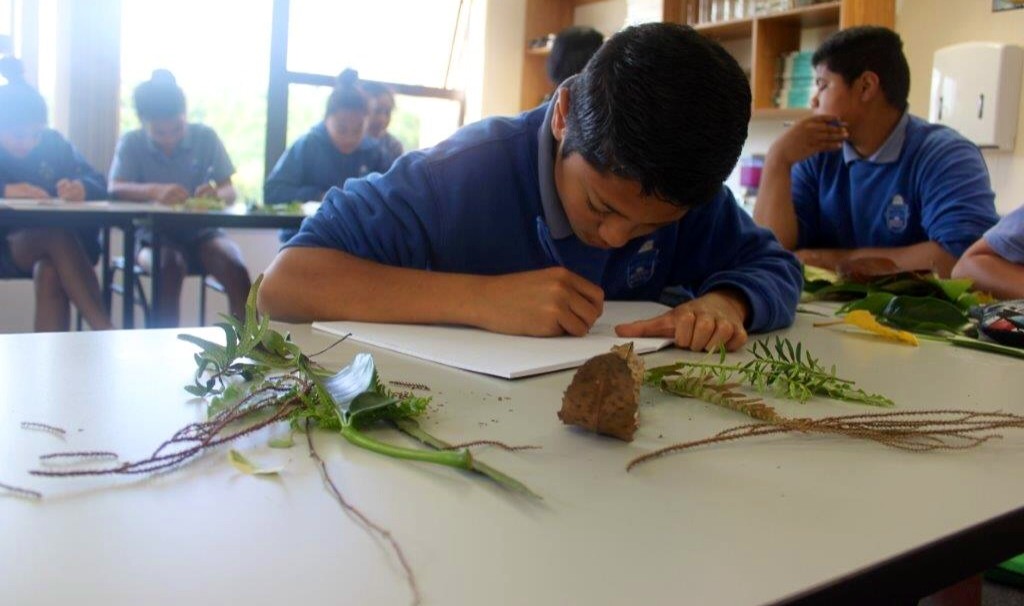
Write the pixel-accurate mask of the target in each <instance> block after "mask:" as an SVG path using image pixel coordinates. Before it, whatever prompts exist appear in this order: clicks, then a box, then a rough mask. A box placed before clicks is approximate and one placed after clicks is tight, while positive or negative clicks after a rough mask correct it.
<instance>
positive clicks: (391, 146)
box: [363, 82, 405, 172]
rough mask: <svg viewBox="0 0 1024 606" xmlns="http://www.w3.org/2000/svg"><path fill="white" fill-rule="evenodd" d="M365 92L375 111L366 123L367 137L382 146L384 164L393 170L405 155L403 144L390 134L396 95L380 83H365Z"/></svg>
mask: <svg viewBox="0 0 1024 606" xmlns="http://www.w3.org/2000/svg"><path fill="white" fill-rule="evenodd" d="M363 91H364V92H365V93H366V94H367V95H369V97H370V99H371V100H372V101H373V103H372V107H373V111H372V112H370V119H369V121H368V122H367V123H366V135H367V136H368V137H370V138H371V139H375V140H376V141H377V142H378V144H380V147H381V150H383V153H384V164H385V165H386V166H387V168H391V165H392V164H394V163H395V160H397V159H398V157H399V156H401V155H402V154H403V153H405V149H404V148H403V147H402V142H401V141H399V140H398V139H396V138H395V136H394V135H392V134H391V133H389V132H388V125H389V124H391V112H393V111H394V110H395V95H394V94H393V93H392V92H391V90H390V89H389V88H388V87H386V86H384V85H383V84H380V83H378V82H364V83H363ZM386 170H387V169H384V171H381V172H385V171H386Z"/></svg>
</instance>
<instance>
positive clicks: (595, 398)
mask: <svg viewBox="0 0 1024 606" xmlns="http://www.w3.org/2000/svg"><path fill="white" fill-rule="evenodd" d="M643 376H644V366H643V361H642V360H640V358H639V357H638V356H637V355H636V354H635V353H633V345H632V343H630V344H628V345H622V346H617V347H613V348H612V351H611V352H610V353H606V354H601V355H599V356H595V357H593V358H591V359H589V360H587V362H586V363H585V364H584V365H583V366H581V367H580V369H579V370H577V371H576V374H575V375H573V378H572V383H570V384H569V387H568V389H566V390H565V395H564V396H563V397H562V409H561V410H560V411H558V418H559V419H561V420H562V422H563V423H565V424H567V425H578V426H580V427H583V428H585V429H588V430H590V431H593V432H596V433H600V434H603V435H606V436H611V437H613V438H618V439H620V440H625V441H626V442H631V441H632V440H633V433H634V432H636V428H637V426H638V423H637V411H638V408H639V405H640V387H641V385H642V384H643Z"/></svg>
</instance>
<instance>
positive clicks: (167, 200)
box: [109, 133, 189, 204]
mask: <svg viewBox="0 0 1024 606" xmlns="http://www.w3.org/2000/svg"><path fill="white" fill-rule="evenodd" d="M136 134H137V133H136ZM137 141H138V139H133V134H132V133H129V134H127V135H125V136H123V137H121V139H120V140H119V141H118V142H117V148H115V149H114V160H113V162H111V164H110V174H109V181H110V196H111V197H112V198H114V199H115V200H129V201H133V202H152V201H154V200H155V201H157V202H162V203H164V204H180V203H181V202H184V201H185V200H187V199H188V197H189V192H188V190H187V189H185V188H184V187H182V186H180V185H178V184H177V183H147V182H146V181H145V175H144V174H143V172H142V163H141V162H140V158H139V156H140V154H141V153H142V150H141V149H139V146H138V145H136V142H137Z"/></svg>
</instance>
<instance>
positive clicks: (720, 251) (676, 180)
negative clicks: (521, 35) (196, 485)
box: [259, 23, 801, 350]
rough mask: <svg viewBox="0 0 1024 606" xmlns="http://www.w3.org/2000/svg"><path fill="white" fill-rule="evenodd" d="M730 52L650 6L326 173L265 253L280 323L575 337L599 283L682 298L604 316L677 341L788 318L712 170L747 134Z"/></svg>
mask: <svg viewBox="0 0 1024 606" xmlns="http://www.w3.org/2000/svg"><path fill="white" fill-rule="evenodd" d="M749 118H750V90H749V85H748V83H747V80H746V78H745V76H744V75H743V72H742V71H741V69H740V68H739V65H737V63H736V61H735V60H734V59H733V58H732V57H730V56H729V55H728V53H726V52H725V51H724V50H723V49H722V48H721V47H720V46H718V45H717V44H716V43H714V42H712V41H710V40H708V39H706V38H703V37H702V36H700V35H699V34H697V33H696V32H694V31H693V30H692V29H690V28H687V27H684V26H679V25H673V24H666V23H652V24H645V25H641V26H636V27H631V28H627V29H625V30H623V31H622V32H620V33H619V34H617V35H615V36H614V37H612V38H611V39H610V40H609V41H608V42H606V43H605V45H604V46H603V47H602V48H601V50H599V51H598V53H597V54H596V55H595V56H594V58H593V59H592V60H591V61H590V63H588V65H587V68H586V69H585V70H584V71H583V72H581V73H580V74H579V75H578V76H576V77H574V78H572V79H570V80H569V81H567V82H566V83H564V84H563V86H562V87H561V88H559V90H558V91H557V92H556V94H555V96H554V98H553V99H552V101H551V102H550V103H549V104H547V105H546V106H541V107H538V108H537V109H534V110H531V111H528V112H526V113H524V114H521V115H519V116H517V117H514V118H493V119H488V120H484V121H481V122H478V123H476V124H473V125H470V126H468V127H466V128H463V129H462V130H460V131H459V132H457V133H456V134H455V135H454V136H453V137H451V138H450V139H448V140H447V141H445V142H442V143H441V144H440V145H438V146H437V147H435V148H433V149H430V150H423V151H417V152H412V153H409V154H406V155H404V156H402V158H400V159H399V160H398V162H397V163H396V164H395V166H394V167H392V169H391V170H390V171H389V172H388V173H387V174H386V175H370V176H368V177H367V178H365V179H353V180H350V181H348V182H347V183H346V184H345V186H344V188H343V189H337V188H335V189H332V190H331V191H330V192H329V193H328V194H327V196H326V197H325V200H324V204H323V205H322V206H321V208H320V211H319V212H318V213H317V215H316V216H314V217H311V218H309V219H307V220H306V221H305V222H304V223H303V226H302V230H301V231H300V232H299V234H298V235H297V236H296V237H295V238H293V239H292V240H291V241H290V242H289V243H288V245H287V246H286V248H285V249H284V250H282V252H281V253H280V254H279V255H278V256H277V258H276V259H275V260H274V262H273V263H272V264H271V266H270V268H269V269H268V270H267V273H266V278H265V280H264V283H263V288H262V289H261V291H260V301H259V303H260V307H261V308H262V309H263V310H264V311H266V312H268V313H269V314H270V315H271V316H273V317H275V318H278V319H282V320H290V321H310V320H314V319H348V320H360V321H370V322H406V323H424V324H426V323H444V324H460V325H469V326H476V327H479V328H483V329H486V330H490V331H495V332H501V333H508V334H521V335H535V336H548V335H560V334H571V335H583V334H586V332H587V331H588V330H589V329H590V327H591V326H593V324H594V322H595V321H596V320H597V318H598V317H599V316H600V315H601V311H602V308H603V305H604V301H605V300H606V299H608V300H612V299H624V300H659V299H660V298H661V297H662V293H663V291H664V289H665V288H666V287H668V286H673V287H679V288H682V289H684V290H685V291H686V292H687V293H688V294H690V295H691V297H692V298H690V300H688V301H686V302H684V303H682V304H680V305H678V306H676V307H674V308H672V309H671V310H669V311H668V312H666V313H665V314H663V315H660V316H658V317H655V318H648V319H641V320H638V321H636V322H633V323H630V324H624V325H620V326H618V327H617V332H618V333H619V334H620V335H621V336H625V337H642V336H662V337H673V338H674V339H675V342H676V344H677V345H678V346H680V347H688V348H691V349H694V350H704V349H712V348H715V347H717V346H718V345H725V346H726V347H728V348H729V349H731V350H734V349H737V348H739V347H741V346H742V345H743V344H744V343H745V341H746V339H747V332H748V331H763V330H772V329H775V328H780V327H783V326H786V325H787V324H789V323H790V322H792V320H793V314H794V310H795V306H796V301H797V298H798V296H799V291H800V286H801V276H800V272H799V267H798V265H797V262H796V260H795V259H794V258H793V256H792V255H790V254H789V253H787V252H786V251H784V250H783V249H782V248H781V247H780V246H779V245H778V243H777V242H776V241H775V240H774V238H772V236H771V234H770V233H768V232H767V231H766V230H763V229H759V228H757V227H756V226H755V225H754V224H753V222H752V221H750V219H748V218H747V217H746V216H745V215H744V214H743V212H742V210H740V209H739V207H738V206H737V205H736V203H735V201H734V200H733V198H732V196H731V194H729V192H728V190H727V189H725V188H723V187H722V180H723V179H724V178H725V177H726V176H727V175H728V174H729V172H730V171H731V170H732V167H733V166H734V165H735V163H736V160H737V158H738V156H739V153H740V149H741V148H742V145H743V142H744V140H745V138H746V133H747V122H748V120H749Z"/></svg>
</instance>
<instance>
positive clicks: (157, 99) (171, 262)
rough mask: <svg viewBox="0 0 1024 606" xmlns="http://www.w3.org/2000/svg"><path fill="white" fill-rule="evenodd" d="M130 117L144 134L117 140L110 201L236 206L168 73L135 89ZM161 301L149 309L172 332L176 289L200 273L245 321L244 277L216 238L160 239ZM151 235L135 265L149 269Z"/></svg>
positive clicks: (212, 141)
mask: <svg viewBox="0 0 1024 606" xmlns="http://www.w3.org/2000/svg"><path fill="white" fill-rule="evenodd" d="M134 102H135V111H136V113H137V114H138V116H139V121H140V122H141V123H142V128H140V129H138V130H134V131H131V132H129V133H126V134H125V135H123V136H122V137H121V140H120V141H119V142H118V144H117V150H116V151H115V152H114V162H113V164H112V165H111V167H110V193H111V194H113V195H114V196H115V197H116V198H119V199H121V200H136V201H148V200H156V201H159V202H162V203H164V204H180V203H183V202H185V201H186V200H187V199H188V198H191V197H199V198H219V199H220V200H223V201H225V202H234V200H235V188H234V186H233V185H232V184H231V175H232V174H233V173H234V172H235V167H234V166H232V164H231V159H230V158H228V154H227V152H226V151H225V150H224V144H222V143H221V141H220V138H219V137H217V133H215V132H214V131H213V129H211V128H209V127H207V126H204V125H202V124H191V123H188V122H187V121H186V119H185V94H184V93H183V92H182V90H181V88H179V87H178V84H177V82H175V80H174V76H173V75H172V74H171V73H170V72H168V71H166V70H157V71H155V72H153V76H152V78H151V79H150V80H148V81H146V82H143V83H142V84H140V85H139V86H137V87H136V88H135V93H134ZM160 236H161V251H160V254H161V257H160V259H161V263H160V265H161V267H160V278H161V289H162V290H161V293H162V294H161V300H160V301H154V302H153V306H154V310H153V311H154V317H155V318H156V324H157V325H159V326H177V325H178V318H179V315H180V300H181V286H182V282H183V281H184V279H185V276H186V275H187V273H188V272H189V270H190V269H191V270H193V271H195V270H198V269H202V270H204V271H205V272H206V273H208V274H210V275H212V276H214V277H215V278H217V280H218V281H220V283H221V284H223V285H224V290H225V291H226V293H227V296H228V306H229V308H230V310H231V314H232V315H234V316H235V317H239V318H241V317H244V315H245V298H246V296H247V294H248V292H249V286H250V285H251V283H250V281H249V272H248V270H247V269H246V267H245V263H244V262H243V261H242V254H241V252H240V251H239V250H238V246H236V245H235V243H234V242H232V241H231V240H230V239H228V237H227V236H226V235H225V234H224V232H223V231H222V230H219V229H213V228H203V229H184V230H176V231H173V232H161V234H160ZM151 238H152V236H151V234H149V233H148V232H147V231H143V232H142V233H140V240H141V242H142V244H143V246H144V247H146V248H143V249H142V250H140V252H139V259H138V260H139V264H140V265H143V266H144V267H148V266H149V265H150V251H149V249H148V246H149V242H150V241H151Z"/></svg>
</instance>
